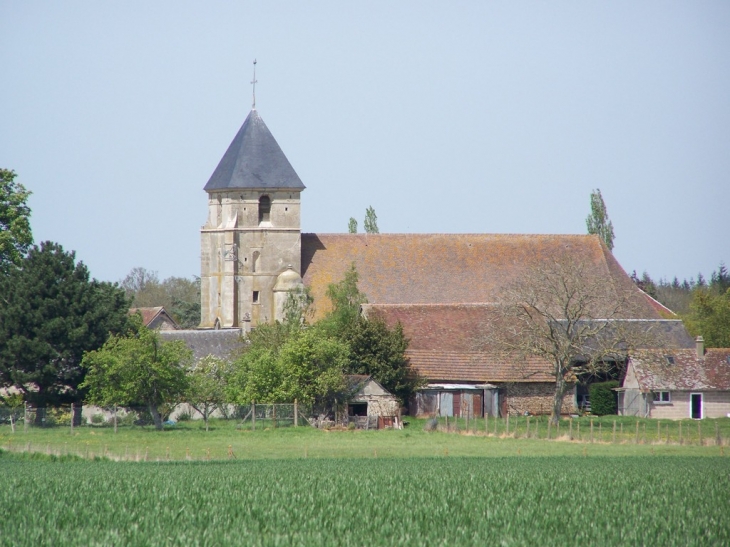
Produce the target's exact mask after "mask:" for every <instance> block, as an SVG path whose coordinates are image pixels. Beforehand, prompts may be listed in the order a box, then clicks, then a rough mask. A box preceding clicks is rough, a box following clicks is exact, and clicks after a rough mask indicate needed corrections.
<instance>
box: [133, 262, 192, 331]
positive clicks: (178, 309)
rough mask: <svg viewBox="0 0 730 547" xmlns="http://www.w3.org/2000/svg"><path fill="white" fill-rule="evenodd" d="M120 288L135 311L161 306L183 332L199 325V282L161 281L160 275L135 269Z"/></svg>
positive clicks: (183, 279) (170, 279)
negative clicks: (136, 309)
mask: <svg viewBox="0 0 730 547" xmlns="http://www.w3.org/2000/svg"><path fill="white" fill-rule="evenodd" d="M119 285H120V287H121V288H122V289H124V292H125V293H126V295H127V297H128V298H129V299H130V300H131V302H132V307H134V308H154V307H157V306H162V307H164V308H165V311H167V313H169V314H170V316H171V317H172V318H173V319H174V320H175V321H176V322H177V324H178V325H180V327H182V328H184V329H193V328H196V327H197V326H198V325H199V324H200V278H199V277H197V276H195V277H193V278H192V279H188V278H185V277H168V278H167V279H165V280H163V281H160V279H159V277H158V275H157V272H156V271H152V270H147V269H145V268H133V269H132V271H130V272H129V273H128V274H127V276H126V277H125V278H124V279H122V281H120V282H119Z"/></svg>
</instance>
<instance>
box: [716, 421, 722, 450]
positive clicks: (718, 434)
mask: <svg viewBox="0 0 730 547" xmlns="http://www.w3.org/2000/svg"><path fill="white" fill-rule="evenodd" d="M715 444H716V445H717V446H720V445H721V444H722V437H720V426H719V425H717V422H715Z"/></svg>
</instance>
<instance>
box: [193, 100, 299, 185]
mask: <svg viewBox="0 0 730 547" xmlns="http://www.w3.org/2000/svg"><path fill="white" fill-rule="evenodd" d="M237 188H291V189H297V190H304V184H302V181H301V180H300V179H299V175H297V173H296V171H294V168H293V167H292V166H291V164H290V163H289V160H288V159H287V158H286V156H285V155H284V152H283V151H282V150H281V147H280V146H279V144H278V143H277V142H276V139H275V138H274V136H273V135H272V134H271V131H269V128H268V127H266V124H265V123H264V120H262V119H261V116H259V114H258V112H257V111H256V110H251V112H250V113H249V115H248V116H247V117H246V121H244V122H243V125H242V126H241V129H239V130H238V133H237V134H236V136H235V137H234V138H233V141H232V142H231V144H230V146H229V147H228V150H226V153H225V154H224V155H223V158H222V159H221V161H220V163H219V164H218V167H216V168H215V171H213V174H212V175H211V177H210V180H208V183H207V184H206V185H205V190H206V192H210V191H213V190H227V189H237Z"/></svg>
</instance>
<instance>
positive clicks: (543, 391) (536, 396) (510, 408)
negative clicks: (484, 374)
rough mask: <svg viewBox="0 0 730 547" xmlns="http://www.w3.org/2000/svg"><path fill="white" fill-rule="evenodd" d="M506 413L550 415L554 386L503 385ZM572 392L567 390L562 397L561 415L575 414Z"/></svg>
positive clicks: (546, 384)
mask: <svg viewBox="0 0 730 547" xmlns="http://www.w3.org/2000/svg"><path fill="white" fill-rule="evenodd" d="M500 388H503V389H504V393H505V395H506V397H505V400H506V403H507V412H509V414H510V415H512V416H522V415H524V414H525V413H526V412H529V413H530V414H534V415H541V414H550V412H551V411H552V408H553V397H554V394H555V384H553V383H549V382H545V383H541V382H535V383H520V384H517V383H515V384H503V385H502V386H500ZM575 411H576V409H575V401H574V390H573V389H570V390H568V393H566V394H565V396H564V397H563V407H562V411H561V413H562V414H569V413H572V412H575Z"/></svg>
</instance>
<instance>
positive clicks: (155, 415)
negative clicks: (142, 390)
mask: <svg viewBox="0 0 730 547" xmlns="http://www.w3.org/2000/svg"><path fill="white" fill-rule="evenodd" d="M149 407H150V414H151V415H152V420H153V421H154V422H155V429H157V430H158V431H159V430H161V429H162V416H160V411H159V410H157V405H153V404H152V403H150V404H149Z"/></svg>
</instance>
